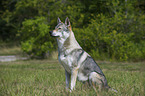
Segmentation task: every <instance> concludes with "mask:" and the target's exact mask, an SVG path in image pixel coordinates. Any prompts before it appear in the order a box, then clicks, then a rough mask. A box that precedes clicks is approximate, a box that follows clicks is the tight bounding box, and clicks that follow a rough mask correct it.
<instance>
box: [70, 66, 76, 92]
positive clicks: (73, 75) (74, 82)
mask: <svg viewBox="0 0 145 96" xmlns="http://www.w3.org/2000/svg"><path fill="white" fill-rule="evenodd" d="M77 74H78V68H77V67H75V68H73V69H72V74H71V88H70V89H71V90H70V91H72V90H73V89H74V88H75V84H76V79H77Z"/></svg>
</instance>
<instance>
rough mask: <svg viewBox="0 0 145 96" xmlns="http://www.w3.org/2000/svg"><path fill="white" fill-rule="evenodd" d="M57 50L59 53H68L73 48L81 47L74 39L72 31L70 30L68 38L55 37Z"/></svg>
mask: <svg viewBox="0 0 145 96" xmlns="http://www.w3.org/2000/svg"><path fill="white" fill-rule="evenodd" d="M57 43H58V52H59V55H60V54H65V55H67V54H69V53H70V52H72V51H73V50H74V49H82V48H81V47H80V45H79V44H78V42H77V41H76V39H75V36H74V33H73V32H72V31H71V32H70V36H69V37H68V38H57Z"/></svg>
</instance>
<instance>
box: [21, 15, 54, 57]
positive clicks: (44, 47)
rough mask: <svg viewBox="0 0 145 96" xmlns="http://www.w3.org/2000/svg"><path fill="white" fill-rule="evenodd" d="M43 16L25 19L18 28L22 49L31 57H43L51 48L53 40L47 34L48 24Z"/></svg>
mask: <svg viewBox="0 0 145 96" xmlns="http://www.w3.org/2000/svg"><path fill="white" fill-rule="evenodd" d="M46 21H47V19H46V18H45V17H35V19H27V20H25V21H24V22H23V23H22V25H23V27H22V28H21V30H20V34H21V37H22V38H21V39H22V42H21V45H22V50H23V51H24V52H26V53H27V54H28V55H30V56H31V57H34V56H38V57H43V58H44V57H45V54H47V53H48V50H49V51H52V50H53V48H54V47H53V42H52V40H51V39H50V36H49V31H50V30H49V26H48V24H47V22H46Z"/></svg>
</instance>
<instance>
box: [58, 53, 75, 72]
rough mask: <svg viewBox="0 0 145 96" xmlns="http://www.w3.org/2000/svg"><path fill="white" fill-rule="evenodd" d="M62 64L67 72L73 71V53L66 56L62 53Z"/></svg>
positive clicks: (60, 60) (60, 59) (60, 58)
mask: <svg viewBox="0 0 145 96" xmlns="http://www.w3.org/2000/svg"><path fill="white" fill-rule="evenodd" d="M58 59H59V62H60V64H61V65H62V66H63V67H64V68H65V70H67V72H69V73H71V70H72V67H73V57H72V56H71V55H68V56H65V55H60V56H59V57H58Z"/></svg>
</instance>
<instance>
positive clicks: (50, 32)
mask: <svg viewBox="0 0 145 96" xmlns="http://www.w3.org/2000/svg"><path fill="white" fill-rule="evenodd" d="M52 33H53V31H49V34H50V36H52V37H59V36H54V35H52Z"/></svg>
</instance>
